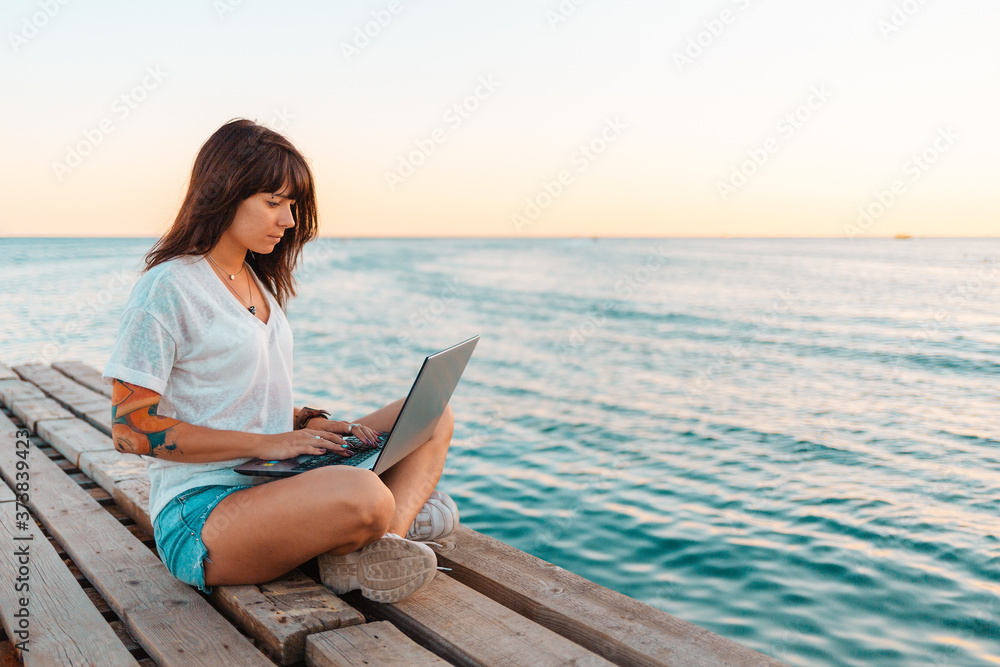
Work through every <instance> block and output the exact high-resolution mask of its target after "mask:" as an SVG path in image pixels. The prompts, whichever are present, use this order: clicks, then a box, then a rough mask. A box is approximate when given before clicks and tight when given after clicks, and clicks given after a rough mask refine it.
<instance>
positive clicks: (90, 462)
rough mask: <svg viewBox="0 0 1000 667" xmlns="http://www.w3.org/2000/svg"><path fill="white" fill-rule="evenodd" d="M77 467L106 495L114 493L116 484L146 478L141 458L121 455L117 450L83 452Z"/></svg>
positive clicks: (144, 462) (144, 465) (143, 461)
mask: <svg viewBox="0 0 1000 667" xmlns="http://www.w3.org/2000/svg"><path fill="white" fill-rule="evenodd" d="M78 467H79V468H80V470H82V471H83V472H84V474H85V475H87V477H89V478H90V479H92V480H94V481H95V482H97V483H98V484H100V485H101V488H103V489H104V490H105V491H107V492H108V493H113V492H114V488H115V484H116V483H117V482H123V481H125V480H127V479H141V478H143V477H148V474H147V472H146V461H145V460H144V459H143V458H142V457H140V456H137V455H135V454H122V453H121V452H119V451H117V450H111V451H105V452H83V453H82V454H80V463H79V465H78Z"/></svg>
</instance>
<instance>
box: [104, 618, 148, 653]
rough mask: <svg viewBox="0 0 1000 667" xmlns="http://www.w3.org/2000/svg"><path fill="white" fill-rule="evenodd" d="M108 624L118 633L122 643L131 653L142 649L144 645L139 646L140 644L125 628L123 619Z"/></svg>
mask: <svg viewBox="0 0 1000 667" xmlns="http://www.w3.org/2000/svg"><path fill="white" fill-rule="evenodd" d="M108 625H109V626H110V627H111V629H112V630H113V631H114V633H115V634H116V635H118V640H119V641H120V642H121V643H122V645H123V646H124V647H125V650H127V651H128V652H129V653H132V652H133V651H136V652H138V651H141V650H142V647H141V646H139V644H138V643H137V642H136V641H135V640H134V639H132V635H130V634H129V633H128V630H127V629H126V628H125V624H124V623H122V622H121V621H110V622H109V623H108Z"/></svg>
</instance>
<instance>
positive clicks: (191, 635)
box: [0, 362, 782, 667]
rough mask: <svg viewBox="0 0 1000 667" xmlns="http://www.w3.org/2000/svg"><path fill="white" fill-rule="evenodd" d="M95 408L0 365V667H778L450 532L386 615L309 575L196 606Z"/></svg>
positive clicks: (61, 366) (48, 369) (100, 399)
mask: <svg viewBox="0 0 1000 667" xmlns="http://www.w3.org/2000/svg"><path fill="white" fill-rule="evenodd" d="M110 396H111V391H110V387H109V386H108V385H105V384H104V382H103V381H102V380H101V377H100V374H99V373H98V372H97V371H96V370H95V369H93V368H90V367H89V366H86V365H84V364H81V363H79V362H63V363H54V364H52V365H51V366H46V365H40V364H29V365H24V366H16V367H14V368H13V369H11V368H8V367H7V366H4V365H3V364H0V403H2V406H3V409H2V410H0V438H2V439H3V440H2V444H0V476H2V477H3V480H4V482H6V484H3V485H0V554H2V555H0V577H2V581H3V584H2V586H0V612H2V615H3V629H4V633H3V634H2V635H0V667H4V666H6V665H17V664H24V665H28V666H29V667H31V666H33V665H61V666H62V665H99V666H101V667H105V666H114V665H136V664H139V665H163V666H168V665H169V666H175V665H176V666H178V667H191V666H198V665H204V666H206V667H219V666H227V665H234V666H236V665H238V666H240V667H244V666H249V665H273V664H279V665H295V666H300V665H310V666H312V665H316V666H327V665H448V664H456V665H525V666H531V667H534V666H541V665H609V664H617V665H676V666H688V665H690V666H699V667H700V666H712V667H714V666H721V665H732V666H734V667H736V666H751V665H752V666H754V667H758V666H767V665H780V664H782V663H780V662H778V661H776V660H774V659H772V658H769V657H767V656H765V655H763V654H760V653H757V652H755V651H752V650H750V649H748V648H746V647H744V646H741V645H740V644H737V643H735V642H733V641H730V640H728V639H725V638H723V637H720V636H718V635H715V634H712V633H711V632H709V631H707V630H704V629H702V628H699V627H697V626H695V625H692V624H690V623H687V622H685V621H682V620H680V619H678V618H675V617H674V616H671V615H669V614H667V613H665V612H662V611H659V610H657V609H654V608H652V607H649V606H647V605H644V604H642V603H639V602H637V601H635V600H633V599H631V598H629V597H627V596H624V595H621V594H620V593H616V592H614V591H612V590H609V589H607V588H604V587H602V586H599V585H597V584H595V583H593V582H590V581H588V580H586V579H583V578H582V577H578V576H576V575H574V574H572V573H570V572H567V571H566V570H564V569H563V568H561V567H558V566H556V565H553V564H551V563H546V562H545V561H542V560H539V559H538V558H535V557H533V556H530V555H528V554H526V553H523V552H521V551H518V550H517V549H514V548H513V547H510V546H508V545H506V544H503V543H501V542H498V541H496V540H493V539H491V538H489V537H487V536H485V535H482V534H480V533H477V532H475V531H473V530H469V529H468V528H464V527H462V528H460V529H459V530H458V531H457V532H456V533H455V534H454V535H453V536H451V537H450V538H446V539H445V540H442V546H441V547H440V548H436V551H437V553H438V563H439V565H442V566H444V567H448V568H451V571H450V572H448V573H444V572H439V573H438V574H437V575H436V576H435V578H434V580H433V581H432V582H431V583H430V584H429V585H428V586H426V587H425V588H423V589H421V590H420V591H419V592H417V593H416V594H414V595H412V596H411V597H409V598H407V599H406V600H403V601H401V602H399V603H396V604H378V603H373V602H370V601H368V600H366V599H365V598H363V597H361V596H360V595H358V594H357V593H356V592H355V593H350V594H347V595H344V596H342V597H338V596H336V595H334V594H333V593H332V592H331V591H330V590H329V589H327V588H325V587H324V586H323V585H322V584H321V583H319V576H318V571H317V567H316V561H315V559H313V560H311V561H309V562H307V563H305V564H303V565H302V566H300V567H299V568H297V569H295V570H293V571H292V572H290V573H288V574H286V575H284V576H282V577H279V578H278V579H275V580H274V581H271V582H268V583H266V584H262V585H257V586H216V587H215V588H214V590H213V592H212V594H211V595H205V594H203V593H201V592H200V591H198V590H197V589H195V588H193V587H191V586H189V585H187V584H184V583H182V582H180V581H178V580H176V579H174V577H173V576H172V575H171V574H170V573H169V572H168V571H167V569H166V568H165V567H164V566H163V564H162V563H161V562H160V560H159V556H158V555H157V552H156V548H155V545H154V542H153V537H152V534H153V530H152V527H151V526H150V523H149V514H148V500H149V478H148V476H147V475H146V466H145V462H144V461H143V459H141V458H140V457H138V456H134V455H130V454H121V453H119V452H117V451H116V450H115V448H114V445H113V444H112V442H111V438H110V432H111V401H110ZM29 434H30V435H29ZM18 441H21V443H25V444H26V445H27V446H25V445H20V446H19V445H18V444H17V443H18ZM25 480H27V482H26V483H27V487H25V486H23V485H22V486H21V487H18V486H17V485H18V483H19V482H21V483H22V484H23V483H24V482H25ZM25 488H27V495H28V498H27V502H26V503H25V505H26V506H27V509H28V510H30V512H25V510H24V509H23V508H22V507H19V506H18V503H16V502H15V501H16V500H17V499H18V498H17V497H16V496H15V491H20V490H23V489H25ZM17 513H21V514H20V515H18V514H17ZM29 536H30V539H29ZM24 545H28V546H27V547H25V546H24ZM19 550H20V551H19ZM25 550H27V551H28V553H29V556H27V557H24V556H17V555H16V554H18V553H24V551H25ZM25 561H27V562H26V563H25ZM19 573H21V574H20V575H19ZM19 576H21V577H22V579H21V581H23V582H24V583H26V584H27V585H28V588H26V589H22V590H21V591H20V592H19V591H18V590H16V589H15V585H14V582H15V580H17V579H18V577H19ZM24 610H27V611H24ZM25 619H26V620H25ZM25 623H27V632H28V633H30V634H29V635H28V637H29V640H28V643H27V648H28V650H27V651H19V650H18V649H17V648H16V644H17V642H18V641H19V637H18V634H17V633H18V631H19V629H20V628H22V627H23V626H24V625H25ZM20 631H21V632H24V630H20Z"/></svg>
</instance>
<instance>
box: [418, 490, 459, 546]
mask: <svg viewBox="0 0 1000 667" xmlns="http://www.w3.org/2000/svg"><path fill="white" fill-rule="evenodd" d="M456 528H458V505H456V504H455V501H454V500H452V499H451V496H449V495H448V494H447V493H444V492H442V491H438V490H437V489H434V490H433V491H431V497H430V498H428V499H427V502H426V503H424V506H423V507H421V508H420V511H419V512H417V518H416V519H414V520H413V523H412V524H410V529H409V530H408V531H406V539H408V540H414V541H416V542H433V541H435V540H439V539H441V538H442V537H448V536H449V535H451V534H452V533H453V532H455V529H456Z"/></svg>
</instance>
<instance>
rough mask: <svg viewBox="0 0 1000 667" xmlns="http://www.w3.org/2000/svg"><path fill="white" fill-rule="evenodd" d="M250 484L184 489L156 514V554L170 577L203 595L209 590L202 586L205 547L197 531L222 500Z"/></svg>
mask: <svg viewBox="0 0 1000 667" xmlns="http://www.w3.org/2000/svg"><path fill="white" fill-rule="evenodd" d="M250 486H251V485H249V484H246V485H240V486H224V485H221V484H212V485H209V486H198V487H195V488H193V489H188V490H187V491H184V492H183V493H181V494H180V495H177V496H175V497H174V498H173V499H172V500H171V501H170V502H169V503H167V504H166V506H165V507H164V508H163V509H162V510H160V513H159V514H157V515H156V523H155V524H154V525H153V539H154V540H155V541H156V552H157V553H158V554H160V560H162V561H163V564H164V565H166V566H167V569H168V570H169V571H170V574H172V575H174V576H175V577H177V578H178V579H180V580H181V581H183V582H184V583H187V584H191V585H192V586H197V587H198V588H199V589H200V590H202V591H204V592H205V593H211V592H212V587H211V586H205V563H204V559H208V561H209V562H211V560H212V559H211V558H208V548H207V547H206V546H205V545H204V543H202V541H201V530H202V528H204V527H205V521H206V520H207V519H208V515H209V514H210V513H211V512H212V510H213V509H215V506H216V505H218V504H219V503H220V502H221V501H222V499H223V498H225V497H226V496H228V495H229V494H230V493H234V492H236V491H239V490H240V489H249V488H250Z"/></svg>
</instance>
